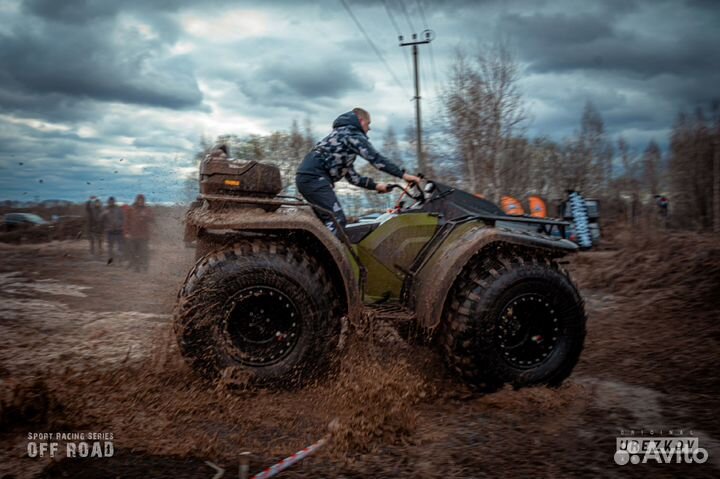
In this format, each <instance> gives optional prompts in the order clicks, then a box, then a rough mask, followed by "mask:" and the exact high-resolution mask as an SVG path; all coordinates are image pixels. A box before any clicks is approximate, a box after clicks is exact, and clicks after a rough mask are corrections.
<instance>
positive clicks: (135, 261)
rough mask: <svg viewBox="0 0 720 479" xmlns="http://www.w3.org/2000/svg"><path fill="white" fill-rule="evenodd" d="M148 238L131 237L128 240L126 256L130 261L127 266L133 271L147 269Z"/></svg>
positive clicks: (148, 260)
mask: <svg viewBox="0 0 720 479" xmlns="http://www.w3.org/2000/svg"><path fill="white" fill-rule="evenodd" d="M148 243H149V240H147V239H142V238H131V239H130V240H128V256H129V259H130V263H129V264H128V268H132V269H134V270H135V271H138V272H140V271H147V270H148V264H149V262H150V251H149V248H148Z"/></svg>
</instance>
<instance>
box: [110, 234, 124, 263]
mask: <svg viewBox="0 0 720 479" xmlns="http://www.w3.org/2000/svg"><path fill="white" fill-rule="evenodd" d="M124 243H125V239H124V238H123V232H122V231H121V230H117V231H108V232H107V246H108V257H109V258H112V257H113V250H114V249H115V246H117V258H116V259H118V260H120V259H122V257H123V254H124V251H123V250H124V249H125V248H124Z"/></svg>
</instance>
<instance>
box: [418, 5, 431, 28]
mask: <svg viewBox="0 0 720 479" xmlns="http://www.w3.org/2000/svg"><path fill="white" fill-rule="evenodd" d="M415 1H416V2H417V6H418V10H420V16H421V17H422V21H423V25H425V29H426V30H427V29H428V22H427V19H426V18H425V10H424V9H423V6H422V2H421V1H420V0H415Z"/></svg>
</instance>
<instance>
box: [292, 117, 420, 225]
mask: <svg viewBox="0 0 720 479" xmlns="http://www.w3.org/2000/svg"><path fill="white" fill-rule="evenodd" d="M368 131H370V114H369V113H368V112H367V111H365V110H363V109H362V108H353V110H352V111H349V112H347V113H343V114H342V115H340V116H339V117H337V119H336V120H335V121H334V122H333V131H332V132H331V133H330V134H329V135H328V136H326V137H325V138H323V139H322V140H320V141H319V142H318V143H317V144H316V145H315V147H314V148H313V149H312V150H310V152H309V153H308V154H307V155H306V156H305V159H304V160H303V161H302V163H301V164H300V166H299V167H298V170H297V174H296V176H295V184H296V185H297V189H298V191H299V192H300V193H301V194H302V195H303V196H304V197H305V199H306V200H307V201H309V202H310V203H312V204H313V205H316V206H319V207H321V208H324V209H326V210H330V211H332V212H333V214H334V215H335V218H336V219H337V222H338V223H339V224H340V225H341V226H343V227H344V226H345V225H346V224H347V219H346V218H345V213H344V212H343V210H342V206H340V203H339V202H338V199H337V196H336V195H335V191H333V188H334V184H335V182H337V181H339V180H340V179H341V178H343V177H345V179H347V180H348V181H349V182H350V183H352V184H353V185H355V186H360V187H363V188H366V189H368V190H375V191H377V192H378V193H387V192H388V185H387V184H385V183H375V180H373V179H372V178H369V177H366V176H360V175H359V174H358V173H357V172H356V171H355V169H354V168H353V163H354V162H355V156H356V155H360V156H362V157H363V158H365V159H366V160H367V161H368V162H370V164H371V165H373V166H374V167H375V168H377V169H378V170H380V171H383V172H385V173H388V174H390V175H392V176H396V177H398V178H402V179H403V180H405V181H407V182H408V183H418V182H419V181H420V178H418V177H417V176H414V175H409V174H407V173H405V170H404V169H402V168H400V167H398V166H397V165H395V164H394V163H392V162H391V161H390V160H388V159H387V158H385V157H384V156H383V155H381V154H380V153H378V152H377V151H376V150H375V148H373V146H372V145H371V144H370V141H369V140H368V138H367V132H368ZM315 213H316V214H317V216H318V217H319V218H320V219H321V220H322V221H323V222H325V226H327V227H328V228H329V229H330V231H333V232H335V224H334V223H333V221H332V218H331V217H330V216H329V215H328V214H327V213H325V212H322V211H318V210H316V211H315Z"/></svg>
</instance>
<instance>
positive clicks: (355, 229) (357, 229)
mask: <svg viewBox="0 0 720 479" xmlns="http://www.w3.org/2000/svg"><path fill="white" fill-rule="evenodd" d="M379 224H380V223H378V222H376V221H363V222H361V223H352V224H349V225H346V226H345V234H347V236H348V239H349V240H350V242H351V243H352V244H357V243H359V242H361V241H362V240H363V238H365V237H366V236H367V235H369V234H370V233H371V232H373V231H374V230H375V228H377V227H378V225H379Z"/></svg>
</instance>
